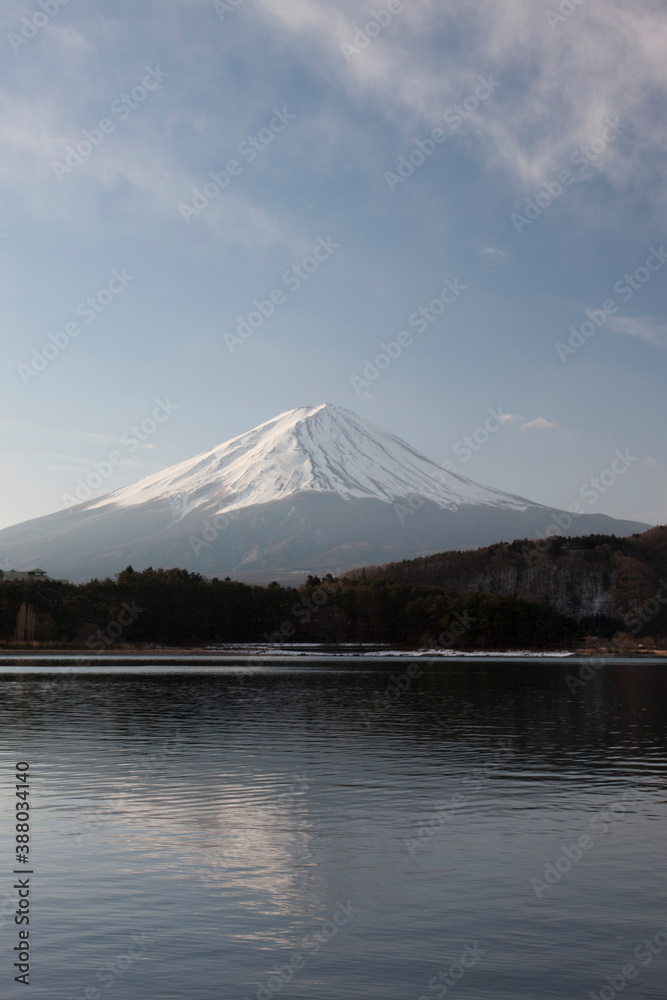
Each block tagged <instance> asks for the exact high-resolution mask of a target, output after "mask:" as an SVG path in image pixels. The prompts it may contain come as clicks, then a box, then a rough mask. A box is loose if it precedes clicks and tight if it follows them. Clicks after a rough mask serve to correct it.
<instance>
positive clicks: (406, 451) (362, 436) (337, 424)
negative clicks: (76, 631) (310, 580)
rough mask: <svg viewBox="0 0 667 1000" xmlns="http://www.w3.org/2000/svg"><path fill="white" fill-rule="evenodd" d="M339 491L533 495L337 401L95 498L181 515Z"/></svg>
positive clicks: (522, 504)
mask: <svg viewBox="0 0 667 1000" xmlns="http://www.w3.org/2000/svg"><path fill="white" fill-rule="evenodd" d="M308 492H310V493H329V494H336V495H337V496H339V497H342V498H343V499H346V500H363V499H374V500H380V501H382V502H384V503H395V502H396V501H397V500H401V499H405V498H408V497H414V496H415V495H417V496H419V497H422V498H423V499H424V500H425V501H430V502H432V503H435V504H436V505H437V506H440V507H449V508H453V507H458V506H460V505H461V504H472V505H478V504H491V505H492V506H495V507H503V508H505V509H508V508H509V509H514V510H525V509H526V506H527V501H525V500H523V499H522V498H520V497H515V496H511V495H509V494H506V493H501V492H500V491H498V490H494V489H492V488H490V487H485V486H480V485H478V484H476V483H473V482H472V481H471V480H469V479H466V478H464V477H462V476H458V475H455V474H453V473H450V472H446V471H445V470H444V469H442V468H441V467H440V466H439V465H437V464H436V463H435V462H432V461H431V460H430V459H428V458H426V456H425V455H422V454H420V453H419V452H418V451H416V450H415V449H414V448H412V447H410V445H408V444H406V443H405V442H404V441H401V439H400V438H397V437H395V436H394V435H393V434H390V433H388V432H387V431H384V430H382V429H381V428H380V427H377V426H376V425H374V424H372V423H370V422H369V421H367V420H364V419H363V418H362V417H359V416H357V414H355V413H353V412H352V411H351V410H346V409H344V408H343V407H340V406H334V405H332V404H331V403H321V404H319V405H318V406H300V407H296V408H295V409H291V410H286V411H285V412H284V413H281V414H279V415H278V416H277V417H274V418H272V419H271V420H267V421H266V422H265V423H262V424H259V425H258V426H257V427H254V428H253V429H252V430H250V431H247V432H246V433H245V434H241V435H239V436H238V437H235V438H232V439H231V440H229V441H226V442H224V443H223V444H221V445H218V446H217V447H216V448H212V449H211V450H210V451H207V452H204V453H202V454H200V455H197V456H195V457H194V458H192V459H189V460H188V461H185V462H181V463H180V464H178V465H174V466H171V467H170V468H168V469H165V470H164V471H162V472H158V473H155V474H154V475H152V476H148V477H147V478H145V479H142V480H140V481H139V482H137V483H135V484H133V485H131V486H127V487H124V488H123V489H120V490H117V491H116V492H114V493H111V494H107V495H106V496H105V497H102V498H101V499H100V500H98V501H97V502H93V503H90V504H89V505H88V506H89V507H90V508H93V507H104V506H107V505H109V504H113V505H117V506H121V507H128V506H135V505H137V504H142V503H145V502H149V501H153V500H164V499H169V500H170V501H171V500H173V501H174V502H175V503H176V504H177V505H178V512H179V519H180V518H181V517H185V516H186V515H187V514H189V513H191V512H192V511H193V510H195V509H196V508H197V507H198V506H200V505H201V504H206V506H207V508H210V504H211V502H212V501H216V502H217V504H218V511H219V512H220V513H222V512H229V511H232V510H238V509H241V508H244V507H248V506H252V505H255V504H264V503H271V502H272V501H275V500H282V499H284V498H286V497H289V496H291V495H295V494H297V493H298V494H303V493H308Z"/></svg>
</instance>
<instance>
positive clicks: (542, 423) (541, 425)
mask: <svg viewBox="0 0 667 1000" xmlns="http://www.w3.org/2000/svg"><path fill="white" fill-rule="evenodd" d="M519 430H520V431H550V430H560V427H559V426H558V424H554V423H552V422H551V421H550V420H547V419H546V418H545V417H535V419H534V420H529V421H528V423H525V424H522V425H521V427H519Z"/></svg>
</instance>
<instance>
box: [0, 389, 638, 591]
mask: <svg viewBox="0 0 667 1000" xmlns="http://www.w3.org/2000/svg"><path fill="white" fill-rule="evenodd" d="M554 513H556V512H555V511H553V510H552V509H551V508H548V507H544V506H542V505H540V504H534V503H531V502H530V501H529V500H526V499H524V498H522V497H518V496H514V495H512V494H508V493H503V492H501V491H499V490H495V489H492V488H491V487H486V486H480V485H478V484H477V483H474V482H473V481H472V480H469V479H466V478H464V477H462V476H458V475H455V474H453V473H450V472H446V471H445V470H444V469H442V468H441V467H440V466H438V465H437V464H436V463H434V462H432V461H431V460H430V459H428V458H426V456H424V455H421V454H420V453H419V452H417V451H416V450H415V449H414V448H411V447H410V446H409V445H408V444H406V443H405V442H403V441H401V440H400V439H399V438H397V437H395V436H394V435H392V434H389V433H387V432H386V431H384V430H382V429H381V428H379V427H376V426H375V425H373V424H371V423H369V422H368V421H366V420H363V419H362V418H361V417H358V416H357V415H356V414H354V413H352V412H351V411H349V410H345V409H342V408H341V407H337V406H331V405H330V404H322V405H319V406H311V407H299V408H297V409H293V410H288V411H286V412H285V413H282V414H280V415H279V416H277V417H275V418H274V419H272V420H269V421H266V422H265V423H263V424H260V425H259V426H258V427H255V428H253V430H251V431H248V432H247V433H246V434H242V435H240V436H238V437H236V438H232V439H231V440H229V441H227V442H225V443H224V444H221V445H219V446H218V447H216V448H213V449H211V450H210V451H207V452H203V453H202V454H200V455H197V456H195V457H194V458H192V459H189V460H188V461H185V462H181V463H179V464H178V465H174V466H171V467H170V468H168V469H165V470H164V471H162V472H159V473H156V474H154V475H152V476H148V477H146V478H145V479H142V480H140V481H139V482H137V483H135V484H133V485H131V486H127V487H124V488H122V489H120V490H116V491H115V492H113V493H109V494H107V495H105V496H103V497H100V498H96V499H93V500H89V501H86V502H84V503H81V504H78V505H77V506H74V507H71V508H70V509H69V510H67V511H59V512H58V513H55V514H51V515H48V516H47V517H41V518H36V519H35V520H32V521H26V522H24V523H23V524H19V525H16V526H14V527H11V528H6V529H4V530H2V531H0V561H2V562H3V564H4V565H5V566H7V568H9V566H10V565H11V566H15V567H16V568H25V567H31V566H33V565H39V566H42V567H44V568H45V569H46V570H47V572H49V574H50V575H51V576H55V577H59V578H61V577H64V578H68V579H71V580H72V581H77V580H84V579H89V578H90V577H93V576H99V577H101V576H106V575H113V574H115V573H117V572H119V571H120V570H121V569H123V568H124V567H125V566H127V565H128V564H130V563H131V564H132V565H133V566H134V567H135V568H136V569H141V568H143V567H146V566H148V565H153V566H180V567H183V568H186V569H190V570H193V571H198V572H201V573H205V574H208V575H218V576H226V575H229V576H233V577H236V578H238V579H244V580H249V581H258V582H260V581H268V580H271V579H278V580H279V581H281V582H283V581H285V582H289V581H294V580H295V579H300V578H303V577H304V576H305V575H307V574H308V573H311V572H317V573H321V572H332V573H334V574H335V575H337V574H339V573H340V572H342V571H344V570H346V569H349V568H351V567H354V566H359V565H361V564H369V563H379V562H388V561H390V560H395V559H404V558H411V557H414V556H417V555H422V554H426V553H429V552H434V551H442V550H443V549H445V548H469V547H472V546H479V545H485V544H489V543H491V542H495V541H499V540H501V539H504V540H508V541H510V540H512V539H514V538H517V537H525V536H527V535H533V534H534V533H535V532H537V531H546V530H547V528H548V527H549V525H550V524H551V523H552V522H553V516H554ZM646 527H647V525H642V524H640V523H639V522H632V521H615V520H614V519H613V518H608V517H605V516H603V515H584V516H582V517H580V518H577V521H576V529H574V528H573V529H572V530H573V531H574V530H576V531H577V533H581V534H588V533H590V532H593V531H603V532H606V533H609V532H612V531H614V532H615V533H616V534H620V535H623V534H630V533H631V532H633V531H641V530H643V529H644V528H646Z"/></svg>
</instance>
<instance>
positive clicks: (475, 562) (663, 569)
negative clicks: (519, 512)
mask: <svg viewBox="0 0 667 1000" xmlns="http://www.w3.org/2000/svg"><path fill="white" fill-rule="evenodd" d="M348 576H350V577H351V578H354V579H358V578H365V579H367V580H379V579H383V580H388V581H392V582H397V583H415V584H421V585H428V586H437V587H443V588H446V589H447V590H457V591H478V592H485V593H490V594H498V595H502V596H505V597H519V598H523V599H524V600H528V601H534V602H536V603H538V604H540V605H543V606H544V607H547V608H551V609H552V610H554V611H558V612H559V613H560V614H565V615H570V616H572V617H573V618H575V619H576V620H577V621H578V622H580V623H581V625H582V626H583V627H585V628H586V630H587V631H588V632H591V633H594V634H597V635H603V636H611V635H614V633H616V632H618V631H624V632H629V633H630V634H631V635H634V636H635V637H643V636H653V637H655V638H663V637H664V636H665V635H667V527H665V526H662V527H657V528H652V529H650V530H649V531H646V532H644V533H643V534H639V535H631V536H630V537H629V538H617V537H616V536H614V535H587V536H584V537H581V538H563V537H561V536H560V535H556V536H554V537H552V538H549V539H548V540H537V541H531V540H528V539H524V540H521V541H516V542H511V543H505V542H501V543H499V544H497V545H490V546H488V547H487V548H481V549H475V550H474V551H468V552H444V553H441V554H438V555H432V556H425V557H424V558H421V559H412V560H406V561H404V562H400V563H388V564H387V565H385V566H371V567H368V566H367V567H366V568H365V569H363V570H356V571H355V572H354V573H351V574H348Z"/></svg>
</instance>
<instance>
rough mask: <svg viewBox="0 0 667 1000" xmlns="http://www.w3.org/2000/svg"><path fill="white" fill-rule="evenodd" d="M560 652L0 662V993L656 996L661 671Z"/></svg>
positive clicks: (660, 986)
mask: <svg viewBox="0 0 667 1000" xmlns="http://www.w3.org/2000/svg"><path fill="white" fill-rule="evenodd" d="M5 662H7V661H5ZM21 670H23V672H21ZM578 670H579V664H575V663H573V662H572V661H567V660H566V661H564V660H560V661H548V660H535V661H533V662H529V663H525V662H524V663H513V662H509V661H497V662H495V661H489V660H485V661H470V660H469V661H466V662H458V661H442V662H437V663H435V662H425V661H406V660H401V661H396V662H393V663H384V662H380V663H375V664H368V663H364V662H362V661H354V662H353V661H350V662H345V661H340V660H338V661H336V663H335V664H331V665H326V664H320V665H311V664H310V663H308V662H301V663H299V664H293V663H281V664H280V665H271V666H261V665H256V666H248V665H236V666H212V665H211V666H205V667H189V668H187V667H183V668H182V669H180V670H179V669H177V668H176V667H174V666H170V667H169V668H168V669H165V668H162V671H163V672H161V670H160V668H159V666H154V667H152V668H147V667H145V666H142V667H140V668H137V672H135V673H134V674H132V673H129V672H127V671H126V670H119V669H118V668H106V670H105V669H103V668H99V669H97V670H94V671H91V669H89V668H83V669H78V670H77V669H72V670H68V669H65V668H61V669H60V670H59V671H56V669H55V668H49V669H44V670H42V671H40V672H32V670H31V669H28V668H18V667H13V668H12V667H11V666H3V667H0V749H1V753H0V795H1V798H0V805H1V812H0V880H1V881H0V901H1V904H2V905H1V907H0V912H1V913H2V926H1V927H0V979H1V980H2V982H1V983H0V995H2V996H3V997H4V996H7V997H10V996H12V997H13V996H31V997H33V998H35V1000H37V998H39V1000H42V998H45V1000H46V998H48V1000H68V998H86V1000H100V998H102V1000H107V998H108V1000H125V998H127V1000H130V998H131V1000H183V998H193V1000H219V998H220V1000H223V998H224V1000H228V998H229V1000H236V998H238V1000H243V998H252V1000H272V998H273V997H279V998H280V1000H283V998H284V1000H292V998H309V1000H315V998H323V1000H343V998H345V1000H359V998H368V1000H418V998H420V997H428V998H433V997H448V998H449V997H457V998H460V1000H465V998H476V1000H486V998H496V1000H524V998H525V1000H540V998H563V1000H570V998H575V997H582V998H588V997H590V994H591V991H592V992H593V995H594V996H597V997H601V1000H613V997H614V996H616V995H623V996H624V997H627V998H629V997H632V998H651V1000H658V998H664V997H667V987H665V983H667V883H666V881H665V876H664V873H665V853H666V852H665V834H666V832H667V827H666V820H667V753H666V737H667V666H663V665H662V664H660V663H654V662H650V661H644V662H639V663H623V662H610V663H608V664H606V665H605V666H604V668H602V669H600V670H597V671H593V673H594V676H593V677H592V678H591V679H590V680H588V681H586V682H585V683H579V684H577V685H576V686H574V687H573V684H572V678H573V677H575V678H576V677H577V675H578ZM3 671H4V672H3ZM568 675H569V676H570V683H569V684H568V682H567V677H568ZM19 761H21V762H26V763H28V764H29V767H30V771H29V773H30V805H31V809H30V813H31V830H30V837H31V845H30V846H31V849H32V853H31V854H30V859H31V861H30V868H29V869H26V866H25V865H20V864H18V863H16V862H15V860H14V850H15V843H14V836H15V831H14V810H15V798H14V795H15V784H16V782H15V773H16V772H15V765H16V763H17V762H19ZM15 868H19V869H20V868H23V869H26V870H29V871H31V872H33V873H34V874H31V875H30V925H29V930H30V938H29V943H30V952H31V962H30V990H29V991H28V990H25V987H24V986H23V985H22V984H20V983H15V982H14V976H15V975H16V974H17V972H16V970H15V969H14V968H13V963H14V961H15V960H16V954H17V953H16V952H15V951H14V950H13V949H14V947H15V946H18V944H19V938H18V932H19V929H20V928H19V927H18V926H17V925H16V924H15V922H14V913H15V911H16V908H17V902H18V890H17V889H14V888H13V886H14V885H15V882H16V880H17V879H23V880H25V878H26V877H27V876H25V875H21V876H17V875H14V873H13V872H14V869H15ZM644 942H646V943H644Z"/></svg>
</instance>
